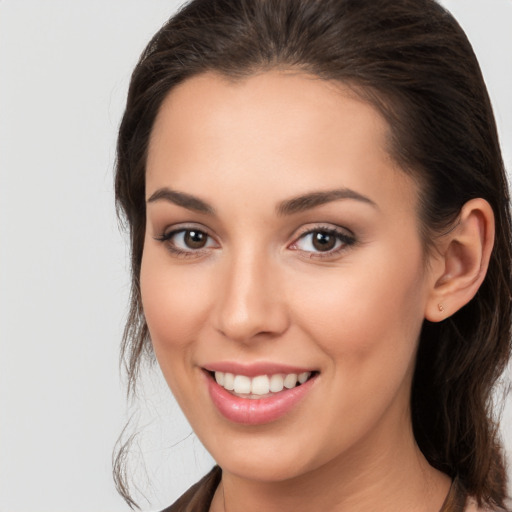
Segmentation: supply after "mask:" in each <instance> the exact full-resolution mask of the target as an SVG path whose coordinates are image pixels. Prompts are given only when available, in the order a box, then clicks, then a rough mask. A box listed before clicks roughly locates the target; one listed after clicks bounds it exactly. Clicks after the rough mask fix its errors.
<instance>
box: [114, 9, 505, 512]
mask: <svg viewBox="0 0 512 512" xmlns="http://www.w3.org/2000/svg"><path fill="white" fill-rule="evenodd" d="M276 67H280V68H284V69H289V68H293V69H298V70H302V71H304V72H306V73H309V74H314V75H317V76H318V77H320V78H323V79H328V80H338V81H341V82H343V83H345V84H349V85H350V86H352V87H353V88H354V89H355V90H356V91H357V92H359V94H361V95H362V96H363V97H364V98H365V99H366V100H367V101H369V102H371V103H372V104H373V105H374V106H375V107H377V108H378V109H379V110H380V111H381V113H382V114H383V115H384V116H385V117H386V119H387V120H388V122H389V125H390V128H391V141H390V153H391V154H392V156H393V157H394V158H395V159H396V161H397V162H398V163H399V165H400V166H401V168H402V169H403V170H404V171H405V172H407V173H409V174H410V175H411V176H413V177H414V178H415V179H417V180H418V182H419V183H420V184H421V198H420V199H421V220H422V236H423V239H424V242H425V246H426V248H427V249H428V248H429V247H430V246H431V245H432V241H433V240H435V235H436V234H437V233H439V232H441V231H442V230H443V229H445V228H446V227H447V226H449V225H450V224H451V223H453V221H454V220H455V219H456V217H457V215H458V213H459V212H460V209H461V207H462V206H463V204H464V203H465V202H466V201H468V200H470V199H472V198H476V197H481V198H484V199H486V200H487V201H488V202H489V203H490V205H491V206H492V208H493V210H494V214H495V222H496V239H495V246H494V250H493V253H492V256H491V261H490V264H489V270H488V273H487V276H486V278H485V280H484V282H483V284H482V286H481V288H480V290H479V291H478V293H477V295H476V296H475V297H474V299H473V300H472V301H471V302H470V303H469V304H468V305H466V306H465V307H464V308H462V309H461V310H460V311H458V312H457V313H455V314H454V315H453V316H451V317H450V318H448V319H446V320H445V321H443V322H440V323H435V324H434V323H429V322H428V321H425V323H424V326H423V329H422V333H421V339H420V346H419V351H418V356H417V363H416V370H415V376H414V382H413V389H412V398H411V400H412V403H411V408H412V420H413V428H414V434H415V437H416V440H417V443H418V445H419V447H420V448H421V450H422V451H423V453H424V455H425V457H426V458H427V460H428V461H429V463H430V464H431V465H432V466H434V467H436V468H438V469H440V470H441V471H443V472H445V473H446V474H448V475H449V476H451V477H453V478H455V477H457V478H458V481H459V482H460V483H461V485H463V486H464V487H465V489H466V490H467V492H468V493H469V494H471V495H473V496H474V497H475V498H476V499H477V500H478V502H479V503H480V504H488V505H490V506H494V507H504V499H505V498H506V474H505V468H504V457H503V453H502V447H501V445H500V441H499V436H498V432H497V423H496V416H495V411H493V409H492V400H491V398H492V395H491V392H492V389H493V386H494V384H495V383H496V381H497V379H498V377H499V376H500V375H501V374H502V372H503V370H504V368H505V366H506V363H507V361H508V359H509V357H510V351H511V345H510V328H511V324H510V320H511V307H510V302H511V219H510V211H509V197H508V191H507V183H506V175H505V171H504V166H503V161H502V158H501V153H500V148H499V143H498V136H497V132H496V126H495V121H494V117H493V113H492V108H491V104H490V101H489V97H488V94H487V91H486V88H485V84H484V81H483V78H482V74H481V71H480V68H479V66H478V62H477V60H476V57H475V55H474V53H473V50H472V48H471V45H470V43H469V42H468V40H467V38H466V36H465V34H464V32H463V31H462V29H461V28H460V26H459V25H458V24H457V22H456V21H455V20H454V19H453V17H452V16H451V15H450V14H449V13H448V12H447V11H446V10H445V9H443V8H442V7H441V6H439V5H438V4H437V3H436V2H434V1H433V0H194V1H192V2H191V3H189V4H187V5H186V6H185V7H183V8H182V9H181V10H180V11H179V12H178V13H177V14H176V15H175V16H173V17H172V18H171V19H170V20H169V21H168V22H167V23H166V24H165V25H164V26H163V28H162V29H161V30H160V31H159V32H158V33H157V34H156V35H155V36H154V37H153V39H152V40H151V41H150V43H149V44H148V46H147V48H146V49H145V51H144V52H143V54H142V56H141V58H140V60H139V63H138V64H137V66H136V68H135V71H134V72H133V75H132V79H131V84H130V89H129V94H128V100H127V105H126V111H125V113H124V117H123V120H122V123H121V127H120V130H119V139H118V145H117V169H116V177H115V180H116V181H115V189H116V200H117V205H118V208H119V210H120V213H121V214H122V215H123V216H124V218H125V219H126V221H127V225H128V227H129V231H130V240H131V265H132V293H131V304H130V313H129V317H128V321H127V325H126V329H125V334H124V339H123V345H122V351H121V352H122V357H123V360H124V361H125V364H126V370H127V373H128V378H129V386H128V393H129V394H130V393H131V392H133V391H134V386H135V383H136V380H137V375H138V372H139V368H140V363H141V361H142V360H143V359H144V358H147V356H149V358H152V357H153V354H152V347H151V343H150V340H149V335H148V329H147V325H146V322H145V319H144V315H143V311H142V305H141V299H140V288H139V274H140V265H141V258H142V250H143V239H144V231H145V201H144V193H145V190H144V186H145V183H144V182H145V162H146V155H147V147H148V140H149V136H150V133H151V129H152V126H153V123H154V120H155V116H156V114H157V112H158V110H159V108H160V105H161V104H162V102H163V100H164V98H165V97H166V95H167V94H168V93H169V91H170V90H171V89H172V88H173V87H174V86H176V85H177V84H179V83H180V82H183V81H184V80H186V79H188V78H190V77H192V76H194V75H197V74H199V73H204V72H206V71H215V72H217V73H220V74H223V75H225V76H227V77H230V78H232V79H237V78H243V77H246V76H250V75H251V74H253V73H256V72H261V71H265V70H269V69H273V68H276ZM125 448H126V447H124V449H123V447H121V449H120V451H119V452H118V454H117V458H116V460H115V476H116V484H117V486H118V490H119V492H120V493H121V494H122V495H123V496H124V497H125V499H126V500H127V501H128V503H129V504H130V505H131V506H132V505H135V503H134V501H133V500H132V499H131V498H130V496H129V492H128V489H127V483H126V479H125V476H126V473H125V472H124V467H123V457H124V454H125Z"/></svg>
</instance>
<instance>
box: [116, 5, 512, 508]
mask: <svg viewBox="0 0 512 512" xmlns="http://www.w3.org/2000/svg"><path fill="white" fill-rule="evenodd" d="M116 195H117V201H118V205H119V208H120V210H121V212H122V214H123V215H124V216H125V218H126V220H127V222H128V225H129V227H130V233H131V244H132V245H131V250H132V277H133V281H132V302H131V313H130V317H129V321H128V325H127V329H126V334H125V340H124V345H123V353H124V355H125V357H126V359H127V363H128V371H129V377H130V385H131V386H133V385H134V383H135V380H136V376H137V372H138V369H139V364H140V361H141V359H142V358H143V357H146V356H149V357H152V356H153V354H154V355H155V356H156V360H157V361H158V363H159V365H160V367H161V369H162V372H163V374H164V376H165V378H166V380H167V382H168V384H169V386H170V388H171V390H172V392H173V394H174V395H175V397H176V399H177V401H178V403H179V404H180V406H181V408H182V409H183V411H184V413H185V415H186V416H187V418H188V420H189V421H190V423H191V425H192V427H193V429H194V430H195V432H196V433H197V435H198V437H199V438H200V439H201V441H202V442H203V444H204V445H205V446H206V448H207V449H208V450H209V452H210V453H211V454H212V456H213V457H214V459H215V460H216V461H217V463H218V466H216V467H215V468H214V469H213V470H212V472H211V473H210V474H209V475H207V476H206V477H205V478H204V479H203V480H202V481H201V482H199V483H198V484H197V485H196V486H194V487H193V488H192V489H190V490H189V492H188V493H186V494H185V495H184V496H183V497H182V498H181V499H180V500H178V502H176V503H175V504H174V505H173V506H171V507H170V508H168V509H167V510H168V511H178V510H179V511H196V510H197V511H203V510H204V511H207V510H210V511H213V512H220V511H228V512H232V511H241V510H243V511H246V512H250V511H253V510H266V511H273V510H293V511H297V510H298V511H301V510H308V511H309V510H329V511H342V510H343V511H345V510H350V511H359V510H361V511H362V510H371V511H374V510H379V511H388V510H389V511H398V510H407V511H425V512H437V511H439V510H442V511H444V512H446V511H454V510H467V511H474V510H505V506H506V505H505V500H506V497H507V492H506V474H505V469H504V459H503V453H502V448H501V446H500V442H499V438H498V436H497V432H496V429H497V427H496V424H495V420H494V417H493V411H492V410H491V391H492V388H493V385H494V384H495V382H496V379H497V378H498V377H499V376H500V374H501V373H502V371H503V369H504V367H505V365H506V363H507V360H508V357H509V354H510V295H511V278H510V259H511V251H510V249H511V247H510V213H509V206H508V204H509V200H508V193H507V186H506V179H505V173H504V168H503V163H502V159H501V155H500V149H499V145H498V140H497V135H496V128H495V123H494V119H493V115H492V109H491V106H490V102H489V99H488V96H487V93H486V90H485V85H484V82H483V79H482V76H481V72H480V70H479V67H478V63H477V62H476V59H475V56H474V54H473V52H472V49H471V46H470V44H469V43H468V41H467V39H466V37H465V35H464V34H463V32H462V30H461V29H460V27H459V26H458V25H457V23H456V22H455V21H454V19H453V18H452V17H451V16H450V15H449V14H448V13H447V12H446V11H445V10H444V9H443V8H441V7H440V6H439V5H437V4H436V3H435V2H433V1H432V0H402V1H399V2H397V1H395V0H358V1H357V2H355V1H351V0H327V1H322V2H319V1H317V0H300V1H299V0H258V1H254V0H243V1H228V0H224V1H221V0H207V1H206V0H200V1H193V2H191V3H190V4H188V5H187V6H185V7H184V8H183V9H182V10H181V11H180V12H179V13H178V14H177V15H176V16H174V17H173V18H172V19H171V20H170V21H169V22H168V23H167V24H166V25H165V26H164V27H163V28H162V29H161V30H160V31H159V32H158V33H157V34H156V35H155V37H154V38H153V40H152V41H151V42H150V43H149V45H148V47H147V48H146V50H145V52H144V53H143V55H142V57H141V59H140V61H139V63H138V65H137V67H136V69H135V71H134V74H133V76H132V82H131V86H130V91H129V96H128V102H127V107H126V112H125V115H124V118H123V121H122V124H121V127H120V133H119V140H118V161H117V174H116ZM120 460H121V458H119V459H118V461H120ZM117 471H118V484H119V485H118V487H119V488H120V490H121V492H122V493H123V494H124V496H125V497H126V498H127V499H128V501H129V502H130V498H129V495H128V493H127V491H126V489H125V487H124V486H123V481H122V479H121V478H120V477H119V475H121V474H122V473H121V472H120V468H119V467H118V468H117ZM131 503H132V504H133V502H131Z"/></svg>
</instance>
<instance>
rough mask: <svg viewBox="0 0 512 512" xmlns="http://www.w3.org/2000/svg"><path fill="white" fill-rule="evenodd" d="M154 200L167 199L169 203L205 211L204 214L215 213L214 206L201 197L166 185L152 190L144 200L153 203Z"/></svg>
mask: <svg viewBox="0 0 512 512" xmlns="http://www.w3.org/2000/svg"><path fill="white" fill-rule="evenodd" d="M155 201H168V202H169V203H173V204H175V205H178V206H181V207H183V208H187V210H192V211H195V212H199V213H205V214H206V215H215V210H214V208H213V207H212V206H210V205H209V204H208V203H206V202H205V201H203V200H202V199H199V198H198V197H196V196H193V195H191V194H186V193H185V192H178V191H177V190H171V189H170V188H168V187H163V188H159V189H158V190H156V191H155V192H153V194H151V196H150V197H149V199H148V200H147V201H146V202H147V203H154V202H155Z"/></svg>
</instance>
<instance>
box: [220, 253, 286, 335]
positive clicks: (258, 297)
mask: <svg viewBox="0 0 512 512" xmlns="http://www.w3.org/2000/svg"><path fill="white" fill-rule="evenodd" d="M276 267H277V266H276V265H275V263H273V262H272V261H270V258H269V257H268V255H267V254H266V251H265V250H262V249H261V247H250V246H246V247H243V248H239V249H238V250H233V251H232V254H231V257H230V258H227V260H226V261H225V266H224V269H223V272H222V275H221V276H220V281H221V283H220V287H221V293H220V297H219V302H218V304H217V324H218V325H217V328H218V329H219V330H220V331H221V332H222V333H223V334H224V335H225V336H227V337H228V338H231V339H233V340H236V341H242V342H246V341H250V340H251V339H253V338H254V336H256V335H258V334H267V335H277V334H279V333H281V332H283V331H284V330H285V329H286V325H287V317H286V311H285V305H284V304H283V303H282V301H281V300H280V297H281V294H280V293H279V285H278V281H279V279H278V275H277V274H278V269H277V268H276Z"/></svg>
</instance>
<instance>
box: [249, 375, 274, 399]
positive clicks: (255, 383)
mask: <svg viewBox="0 0 512 512" xmlns="http://www.w3.org/2000/svg"><path fill="white" fill-rule="evenodd" d="M269 391H270V380H269V378H268V377H267V376H266V375H260V376H258V377H254V379H252V384H251V393H252V394H253V395H266V394H268V392H269Z"/></svg>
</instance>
